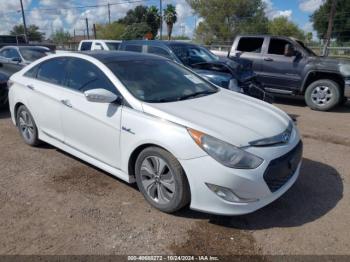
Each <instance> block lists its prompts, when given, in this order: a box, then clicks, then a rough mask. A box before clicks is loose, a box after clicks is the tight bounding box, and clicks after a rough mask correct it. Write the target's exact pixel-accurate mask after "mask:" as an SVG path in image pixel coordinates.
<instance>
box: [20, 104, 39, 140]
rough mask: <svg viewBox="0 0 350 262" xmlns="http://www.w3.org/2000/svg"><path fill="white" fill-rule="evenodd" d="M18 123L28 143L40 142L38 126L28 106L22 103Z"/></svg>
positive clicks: (23, 137)
mask: <svg viewBox="0 0 350 262" xmlns="http://www.w3.org/2000/svg"><path fill="white" fill-rule="evenodd" d="M16 123H17V127H18V130H19V133H20V134H21V136H22V139H23V140H24V142H25V143H26V144H28V145H30V146H37V145H38V144H39V143H40V141H39V138H38V128H37V127H36V124H35V121H34V119H33V117H32V115H31V114H30V112H29V110H28V108H27V107H25V106H24V105H21V106H20V107H19V108H18V110H17V115H16Z"/></svg>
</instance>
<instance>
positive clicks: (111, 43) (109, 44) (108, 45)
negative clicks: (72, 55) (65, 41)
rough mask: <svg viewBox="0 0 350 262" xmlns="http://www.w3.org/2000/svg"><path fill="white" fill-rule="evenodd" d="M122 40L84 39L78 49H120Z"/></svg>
mask: <svg viewBox="0 0 350 262" xmlns="http://www.w3.org/2000/svg"><path fill="white" fill-rule="evenodd" d="M121 43H122V41H121V40H102V39H96V40H82V41H80V43H79V47H78V51H92V50H109V51H114V50H118V49H119V46H120V44H121Z"/></svg>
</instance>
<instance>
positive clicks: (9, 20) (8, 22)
mask: <svg viewBox="0 0 350 262" xmlns="http://www.w3.org/2000/svg"><path fill="white" fill-rule="evenodd" d="M208 1H210V0H208ZM228 1H229V0H228ZM324 1H325V0H263V2H265V4H266V7H267V8H266V14H267V16H268V18H269V19H273V18H275V17H278V16H285V17H287V18H288V19H290V20H291V21H293V22H295V23H297V24H298V25H299V26H300V28H302V29H303V30H305V31H306V32H313V28H312V24H311V23H310V21H309V17H310V15H311V14H312V13H313V12H314V11H315V10H316V9H317V8H318V7H319V6H320V5H321V4H322V3H323V2H324ZM108 2H109V3H110V4H111V7H110V8H111V19H112V20H117V19H119V18H121V17H123V16H124V15H125V14H126V12H127V10H129V9H131V8H134V7H135V6H137V5H140V4H143V5H156V6H158V7H159V0H23V5H24V10H25V15H26V20H27V24H28V25H29V24H35V25H37V26H39V28H40V30H41V31H42V32H44V33H45V34H46V37H49V36H50V35H51V33H52V32H54V31H56V30H58V29H61V28H63V29H65V30H68V31H69V32H70V33H71V34H73V30H74V29H75V31H76V34H77V35H79V34H80V35H82V34H83V33H84V32H83V30H84V29H85V17H87V18H88V19H89V23H90V24H91V25H92V24H93V23H107V21H108V11H107V7H106V4H107V3H108ZM167 4H173V5H175V6H176V11H177V14H178V22H177V23H176V24H175V26H174V35H181V34H185V35H188V36H190V37H191V36H192V35H193V31H194V28H195V23H198V21H200V19H201V18H199V17H196V16H195V15H194V14H193V10H192V9H191V8H190V7H189V6H188V4H187V3H186V0H163V7H165V6H166V5H167ZM96 5H98V7H92V6H96ZM82 6H85V7H84V8H73V7H82ZM86 6H90V7H86ZM21 23H22V18H21V13H20V0H0V34H7V33H9V31H10V30H11V28H12V27H13V26H14V25H16V24H21ZM90 28H91V27H90ZM165 28H166V27H165V26H164V30H166V29H165ZM164 33H165V31H164ZM313 33H314V32H313ZM314 34H315V33H314ZM314 36H315V37H316V34H315V35H314Z"/></svg>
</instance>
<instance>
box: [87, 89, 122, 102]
mask: <svg viewBox="0 0 350 262" xmlns="http://www.w3.org/2000/svg"><path fill="white" fill-rule="evenodd" d="M84 95H85V97H86V100H87V101H89V102H94V103H113V102H115V101H117V100H119V99H120V97H119V96H117V95H116V94H113V93H112V92H111V91H108V90H106V89H103V88H97V89H91V90H88V91H85V92H84Z"/></svg>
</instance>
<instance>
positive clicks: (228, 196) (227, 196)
mask: <svg viewBox="0 0 350 262" xmlns="http://www.w3.org/2000/svg"><path fill="white" fill-rule="evenodd" d="M205 184H206V185H207V187H208V188H209V189H210V190H211V191H213V192H214V193H215V194H216V195H217V196H218V197H220V198H222V199H224V200H226V201H229V202H236V203H247V202H255V201H258V199H256V198H254V199H249V198H242V197H239V196H237V195H236V194H235V193H233V192H232V191H231V190H230V189H229V188H226V187H222V186H218V185H213V184H209V183H205Z"/></svg>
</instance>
